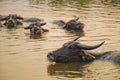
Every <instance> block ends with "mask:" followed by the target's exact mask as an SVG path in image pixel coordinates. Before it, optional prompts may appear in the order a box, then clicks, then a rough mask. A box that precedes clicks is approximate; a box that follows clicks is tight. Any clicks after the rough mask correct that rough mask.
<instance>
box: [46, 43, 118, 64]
mask: <svg viewBox="0 0 120 80" xmlns="http://www.w3.org/2000/svg"><path fill="white" fill-rule="evenodd" d="M103 44H104V42H101V43H100V44H97V45H95V46H88V45H84V44H81V43H78V42H68V43H65V44H64V45H63V46H62V47H61V48H60V49H57V50H55V51H53V52H50V53H48V55H47V58H48V60H49V61H52V62H58V63H69V62H92V61H93V60H95V59H102V60H109V61H113V62H115V63H117V64H120V54H117V55H114V56H113V52H105V53H102V54H93V53H90V52H87V51H85V50H92V49H96V48H98V47H100V46H102V45H103Z"/></svg>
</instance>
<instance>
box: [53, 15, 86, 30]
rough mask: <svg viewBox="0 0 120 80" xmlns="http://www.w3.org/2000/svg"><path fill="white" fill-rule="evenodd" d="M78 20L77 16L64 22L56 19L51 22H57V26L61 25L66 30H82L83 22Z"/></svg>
mask: <svg viewBox="0 0 120 80" xmlns="http://www.w3.org/2000/svg"><path fill="white" fill-rule="evenodd" d="M78 20H79V18H78V17H77V18H75V19H72V20H70V21H68V22H64V21H63V20H58V21H54V22H53V24H57V25H58V26H62V28H63V29H66V30H68V31H71V30H75V31H76V30H81V31H83V28H84V24H83V23H82V22H80V21H78Z"/></svg>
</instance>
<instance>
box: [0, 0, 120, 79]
mask: <svg viewBox="0 0 120 80" xmlns="http://www.w3.org/2000/svg"><path fill="white" fill-rule="evenodd" d="M64 1H65V2H64ZM64 1H62V0H56V1H55V0H0V14H1V15H8V14H11V13H16V14H19V15H21V16H23V17H25V18H30V17H38V18H42V19H44V20H45V21H46V22H47V25H45V26H44V28H46V29H49V30H50V32H48V33H46V34H44V35H43V36H42V37H41V38H39V39H32V38H30V36H29V31H25V30H24V29H23V27H21V28H18V29H16V30H7V29H2V31H0V80H120V67H119V66H118V65H115V64H113V63H110V62H107V61H100V60H96V61H94V62H92V63H90V64H87V65H86V64H80V63H71V64H54V63H49V61H48V60H47V58H46V55H47V53H48V52H50V51H52V50H55V49H57V48H59V47H61V46H62V44H63V43H65V42H67V41H71V40H73V39H74V38H75V37H76V36H78V35H81V36H82V37H81V38H80V39H79V40H78V41H79V42H81V43H85V44H90V45H92V44H97V43H99V42H101V41H106V43H105V44H104V45H103V46H102V47H100V48H99V49H96V50H92V51H91V52H96V53H97V52H100V53H102V52H105V51H118V52H120V5H119V4H117V5H115V4H112V3H110V4H109V3H106V2H105V3H102V2H100V1H99V0H91V1H88V0H85V1H83V2H78V1H76V0H75V1H72V0H71V1H70V0H64ZM80 1H82V0H80ZM74 15H76V16H79V17H80V21H81V22H83V23H84V24H85V29H84V32H83V33H82V34H79V33H70V32H67V31H65V30H62V29H59V28H58V26H56V25H53V24H52V21H54V20H65V21H68V20H70V19H72V18H73V16H74ZM27 25H28V23H24V26H27Z"/></svg>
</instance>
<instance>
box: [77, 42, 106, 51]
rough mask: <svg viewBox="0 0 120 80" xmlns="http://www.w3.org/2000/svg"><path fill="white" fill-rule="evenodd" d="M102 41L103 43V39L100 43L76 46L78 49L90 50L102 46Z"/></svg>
mask: <svg viewBox="0 0 120 80" xmlns="http://www.w3.org/2000/svg"><path fill="white" fill-rule="evenodd" d="M104 43H105V41H103V42H101V43H100V44H97V45H95V46H88V45H83V44H77V46H78V47H79V48H80V49H84V50H92V49H96V48H98V47H100V46H102V45H103V44H104Z"/></svg>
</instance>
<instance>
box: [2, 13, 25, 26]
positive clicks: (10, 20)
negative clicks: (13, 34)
mask: <svg viewBox="0 0 120 80" xmlns="http://www.w3.org/2000/svg"><path fill="white" fill-rule="evenodd" d="M20 20H23V18H22V17H21V16H18V15H16V14H9V15H8V16H6V17H3V18H1V19H0V21H4V24H3V25H5V26H6V27H7V28H16V27H17V25H22V22H21V21H20Z"/></svg>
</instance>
